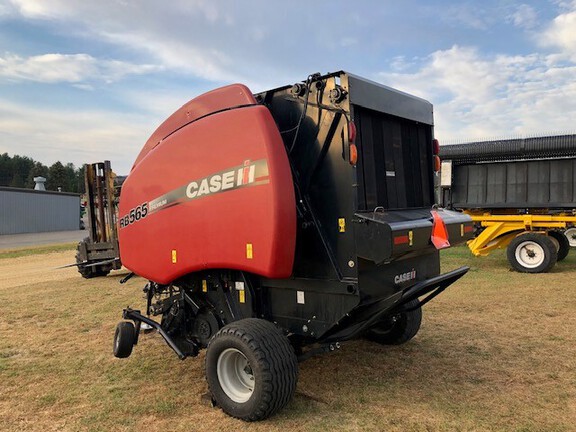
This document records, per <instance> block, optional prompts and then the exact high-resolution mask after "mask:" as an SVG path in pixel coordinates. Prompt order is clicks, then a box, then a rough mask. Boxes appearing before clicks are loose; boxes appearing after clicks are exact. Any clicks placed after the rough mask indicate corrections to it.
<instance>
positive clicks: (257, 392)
mask: <svg viewBox="0 0 576 432" xmlns="http://www.w3.org/2000/svg"><path fill="white" fill-rule="evenodd" d="M206 379H207V381H208V388H209V389H210V392H211V393H212V396H213V398H214V400H215V401H216V403H217V404H218V405H219V406H220V407H221V408H222V410H223V411H224V412H225V413H226V414H228V415H231V416H233V417H237V418H239V419H242V420H246V421H256V420H263V419H265V418H267V417H269V416H271V415H272V414H274V413H275V412H277V411H278V410H280V409H281V408H283V407H284V406H285V405H286V404H287V403H288V402H289V401H290V400H291V399H292V396H293V395H294V391H295V390H296V382H297V380H298V360H297V359H296V355H295V353H294V350H293V349H292V346H291V345H290V342H289V340H288V338H287V337H285V336H284V335H283V334H282V332H281V331H280V330H279V329H278V328H277V327H276V326H275V325H274V324H272V323H271V322H269V321H265V320H261V319H256V318H247V319H243V320H240V321H236V322H233V323H230V324H228V325H226V326H224V327H223V328H222V329H220V330H219V331H218V333H216V334H215V335H214V337H213V338H212V340H211V341H210V343H209V344H208V349H207V352H206Z"/></svg>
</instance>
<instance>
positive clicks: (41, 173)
mask: <svg viewBox="0 0 576 432" xmlns="http://www.w3.org/2000/svg"><path fill="white" fill-rule="evenodd" d="M34 177H44V178H48V167H47V166H46V165H44V164H43V163H42V162H35V163H34V166H33V167H32V169H31V170H30V174H28V179H26V187H27V188H28V189H34V187H35V186H36V183H35V182H34Z"/></svg>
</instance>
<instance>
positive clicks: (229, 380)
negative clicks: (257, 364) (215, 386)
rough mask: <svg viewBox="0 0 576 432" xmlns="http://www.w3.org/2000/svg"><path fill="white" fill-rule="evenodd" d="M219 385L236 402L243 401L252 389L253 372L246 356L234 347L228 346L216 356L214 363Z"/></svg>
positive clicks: (247, 398)
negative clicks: (216, 360) (216, 359)
mask: <svg viewBox="0 0 576 432" xmlns="http://www.w3.org/2000/svg"><path fill="white" fill-rule="evenodd" d="M216 370H217V374H218V381H219V383H220V387H222V390H223V391H224V393H226V395H227V396H228V397H229V398H230V399H232V400H233V401H234V402H237V403H245V402H247V401H248V400H249V399H250V397H251V396H252V392H253V391H254V384H255V380H254V373H253V371H252V368H251V366H250V364H249V362H248V359H247V358H246V356H245V355H244V354H243V353H242V352H241V351H240V350H238V349H236V348H228V349H226V350H224V351H222V353H221V354H220V356H219V357H218V363H217V365H216Z"/></svg>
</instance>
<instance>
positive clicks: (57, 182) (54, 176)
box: [46, 161, 68, 192]
mask: <svg viewBox="0 0 576 432" xmlns="http://www.w3.org/2000/svg"><path fill="white" fill-rule="evenodd" d="M67 185H68V175H67V174H66V168H64V165H62V162H60V161H58V162H54V163H53V164H52V166H50V168H48V178H47V180H46V190H51V191H57V190H58V188H60V189H61V190H62V192H64V191H66V189H67Z"/></svg>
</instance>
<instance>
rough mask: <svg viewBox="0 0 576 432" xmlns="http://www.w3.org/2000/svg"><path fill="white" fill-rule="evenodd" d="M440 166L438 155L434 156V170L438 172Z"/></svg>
mask: <svg viewBox="0 0 576 432" xmlns="http://www.w3.org/2000/svg"><path fill="white" fill-rule="evenodd" d="M440 168H442V161H441V160H440V156H434V171H436V172H438V171H440Z"/></svg>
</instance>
